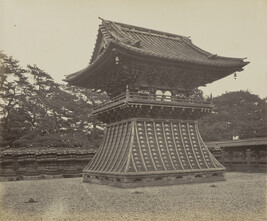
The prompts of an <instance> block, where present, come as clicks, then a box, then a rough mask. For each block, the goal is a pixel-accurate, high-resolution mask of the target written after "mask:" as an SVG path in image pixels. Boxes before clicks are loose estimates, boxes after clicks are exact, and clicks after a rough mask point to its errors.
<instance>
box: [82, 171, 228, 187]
mask: <svg viewBox="0 0 267 221" xmlns="http://www.w3.org/2000/svg"><path fill="white" fill-rule="evenodd" d="M217 181H225V178H224V173H223V172H216V173H204V174H203V173H192V174H183V175H182V174H180V175H179V174H172V175H164V176H160V175H155V176H151V175H147V176H144V177H141V176H136V177H130V176H124V177H112V176H110V175H108V176H103V175H102V176H100V175H99V174H97V175H96V176H94V175H84V176H83V182H85V183H93V184H101V185H109V186H114V187H121V188H135V187H147V186H167V185H178V184H189V183H211V182H217Z"/></svg>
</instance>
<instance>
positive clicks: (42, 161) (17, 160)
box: [0, 146, 267, 181]
mask: <svg viewBox="0 0 267 221" xmlns="http://www.w3.org/2000/svg"><path fill="white" fill-rule="evenodd" d="M210 150H211V152H212V153H213V155H214V156H215V157H216V158H217V159H218V160H219V161H220V162H221V163H222V164H223V165H224V166H225V167H226V170H227V171H239V172H267V154H266V153H267V152H266V147H261V148H259V147H258V146H257V147H256V146H255V147H250V149H245V148H242V149H240V148H233V147H231V148H222V149H220V150H218V149H217V150H215V149H214V148H210ZM95 152H96V150H95V149H61V148H60V149H46V150H43V149H41V150H34V149H30V150H29V149H28V150H27V149H24V150H18V149H8V150H5V151H2V152H1V153H0V181H11V180H23V179H24V180H26V179H45V178H60V177H78V176H82V170H83V168H84V167H85V166H86V165H87V164H88V163H89V162H90V160H91V159H92V158H93V156H94V155H95Z"/></svg>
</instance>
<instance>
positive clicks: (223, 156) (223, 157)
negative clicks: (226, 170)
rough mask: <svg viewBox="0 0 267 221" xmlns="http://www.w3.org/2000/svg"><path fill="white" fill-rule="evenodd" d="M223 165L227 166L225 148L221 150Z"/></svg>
mask: <svg viewBox="0 0 267 221" xmlns="http://www.w3.org/2000/svg"><path fill="white" fill-rule="evenodd" d="M221 163H222V165H224V166H225V149H224V147H222V148H221Z"/></svg>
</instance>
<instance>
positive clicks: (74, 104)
mask: <svg viewBox="0 0 267 221" xmlns="http://www.w3.org/2000/svg"><path fill="white" fill-rule="evenodd" d="M0 62H1V63H0V71H1V75H0V77H1V78H0V80H1V82H0V89H1V90H0V95H1V99H2V100H1V102H0V105H1V110H0V114H1V115H0V126H1V127H0V132H1V137H0V146H10V147H24V146H31V147H38V146H39V147H47V146H58V147H63V146H64V147H78V146H79V147H92V145H95V144H93V140H97V139H98V138H100V137H101V136H102V135H103V126H102V124H101V122H98V121H97V120H96V119H95V118H93V117H92V105H94V104H95V103H98V102H100V101H104V100H105V99H106V98H107V96H106V95H105V94H103V93H102V94H99V93H96V92H93V91H91V90H88V89H84V88H76V87H74V86H68V85H60V84H57V83H55V82H54V80H53V78H52V77H51V76H50V75H49V74H48V73H46V72H45V71H43V70H41V69H39V68H38V67H37V66H36V65H34V66H31V65H28V66H27V69H23V68H21V67H20V66H19V62H18V61H16V60H14V59H13V58H12V57H8V56H7V55H5V54H4V53H2V52H1V53H0Z"/></svg>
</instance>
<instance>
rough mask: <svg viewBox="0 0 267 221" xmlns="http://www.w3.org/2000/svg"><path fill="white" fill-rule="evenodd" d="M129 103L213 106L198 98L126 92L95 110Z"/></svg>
mask: <svg viewBox="0 0 267 221" xmlns="http://www.w3.org/2000/svg"><path fill="white" fill-rule="evenodd" d="M129 101H137V102H138V101H139V102H146V103H147V102H152V103H158V104H166V103H170V102H171V103H172V104H184V105H186V104H202V105H211V102H210V101H207V100H203V99H197V98H188V97H184V98H182V97H178V96H169V95H156V94H141V93H136V92H126V93H123V94H121V95H118V96H116V97H113V98H112V99H111V100H109V101H106V102H103V103H101V104H98V105H96V106H94V108H93V110H97V109H99V108H103V107H108V106H112V105H114V104H117V103H120V102H129Z"/></svg>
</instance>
